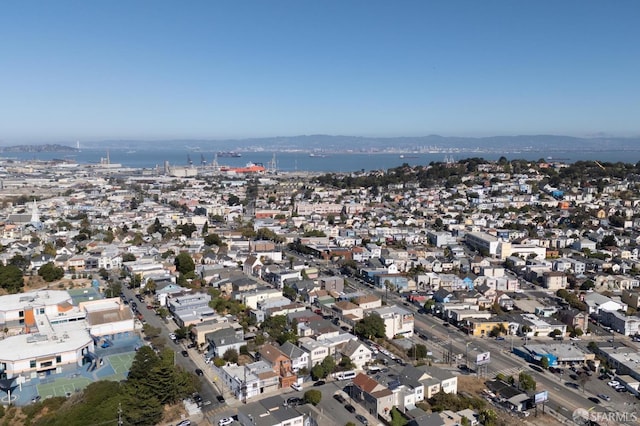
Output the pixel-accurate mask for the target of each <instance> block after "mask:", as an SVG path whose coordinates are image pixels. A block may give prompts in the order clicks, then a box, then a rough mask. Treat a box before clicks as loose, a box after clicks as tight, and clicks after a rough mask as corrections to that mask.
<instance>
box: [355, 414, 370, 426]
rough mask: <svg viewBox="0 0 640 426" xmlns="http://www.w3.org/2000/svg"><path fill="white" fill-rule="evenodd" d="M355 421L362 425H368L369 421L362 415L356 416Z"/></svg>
mask: <svg viewBox="0 0 640 426" xmlns="http://www.w3.org/2000/svg"><path fill="white" fill-rule="evenodd" d="M356 419H357V420H358V421H359V422H360V423H362V424H363V425H368V424H369V421H368V420H367V418H366V417H365V416H363V415H362V414H356Z"/></svg>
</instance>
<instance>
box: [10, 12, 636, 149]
mask: <svg viewBox="0 0 640 426" xmlns="http://www.w3.org/2000/svg"><path fill="white" fill-rule="evenodd" d="M639 16H640V2H639V1H635V0H617V1H605V0H603V1H591V0H575V1H568V0H567V1H562V0H548V1H546V0H535V1H534V0H531V1H518V0H503V1H497V0H496V1H492V0H469V1H462V0H460V1H456V0H441V1H428V0H419V1H408V0H406V1H403V0H397V1H376V0H362V1H357V0H335V1H334V0H317V1H306V0H292V1H279V0H270V1H267V0H262V1H242V0H230V1H214V0H211V1H202V2H200V1H187V2H182V1H159V0H155V1H130V0H129V1H120V0H112V1H101V2H100V1H76V2H71V1H62V0H56V1H39V2H37V1H31V2H29V1H24V2H23V1H10V2H9V1H7V2H1V3H0V48H1V49H0V51H1V52H2V60H1V61H0V64H1V66H0V143H3V144H6V143H12V142H44V141H56V142H58V141H62V142H66V141H71V142H73V141H75V140H81V141H82V140H99V139H113V138H133V139H164V138H212V139H218V138H242V137H259V136H282V135H299V134H319V133H322V134H334V135H336V134H344V135H362V136H419V135H428V134H434V133H435V134H442V135H459V136H488V135H507V134H567V135H576V136H584V135H592V134H596V133H598V132H604V133H606V134H610V135H617V136H632V135H633V136H637V135H640V129H639V127H640V124H639V123H640V82H639V76H640V45H639V44H638V41H639V40H640V25H638V22H637V18H638V17H639Z"/></svg>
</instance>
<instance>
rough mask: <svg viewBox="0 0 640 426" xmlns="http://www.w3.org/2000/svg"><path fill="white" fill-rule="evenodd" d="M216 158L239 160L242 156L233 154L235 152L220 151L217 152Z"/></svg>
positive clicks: (237, 153)
mask: <svg viewBox="0 0 640 426" xmlns="http://www.w3.org/2000/svg"><path fill="white" fill-rule="evenodd" d="M218 157H227V158H229V157H232V158H240V157H242V154H240V153H239V152H235V151H220V152H218Z"/></svg>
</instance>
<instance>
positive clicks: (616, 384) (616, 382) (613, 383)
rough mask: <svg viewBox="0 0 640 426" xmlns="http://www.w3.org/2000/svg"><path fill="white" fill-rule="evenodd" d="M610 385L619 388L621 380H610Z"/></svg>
mask: <svg viewBox="0 0 640 426" xmlns="http://www.w3.org/2000/svg"><path fill="white" fill-rule="evenodd" d="M607 384H608V385H609V386H611V387H612V388H617V387H618V386H620V382H618V381H615V380H611V381H610V382H608V383H607Z"/></svg>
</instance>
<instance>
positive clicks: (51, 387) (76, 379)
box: [37, 352, 135, 398]
mask: <svg viewBox="0 0 640 426" xmlns="http://www.w3.org/2000/svg"><path fill="white" fill-rule="evenodd" d="M134 357H135V353H133V352H129V353H124V354H117V355H109V356H107V357H105V358H104V361H105V364H106V365H105V368H104V369H102V372H99V373H97V374H96V375H95V376H94V377H97V379H98V380H114V381H120V380H124V379H126V374H127V372H128V371H129V368H130V367H131V364H132V363H133V359H134ZM100 373H102V374H100ZM94 381H95V380H93V379H91V378H88V377H86V376H83V375H80V374H73V375H72V376H71V377H60V378H56V379H54V380H53V381H50V382H47V383H40V384H38V385H37V388H38V395H40V396H41V397H42V398H49V397H53V396H69V395H70V394H73V393H74V392H77V391H80V390H82V389H84V388H85V387H87V386H88V385H89V384H90V383H92V382H94Z"/></svg>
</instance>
